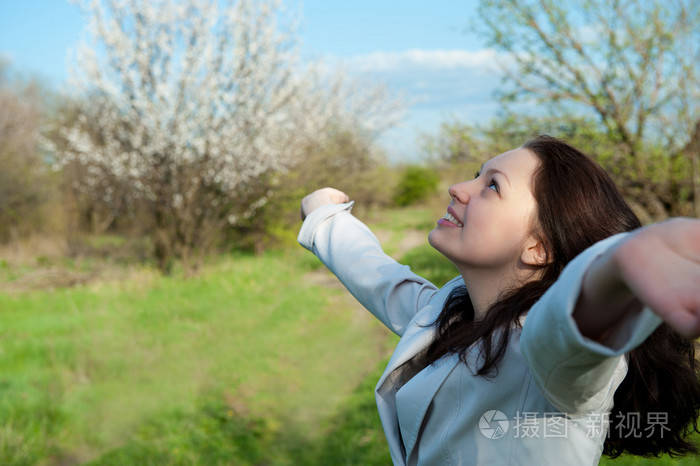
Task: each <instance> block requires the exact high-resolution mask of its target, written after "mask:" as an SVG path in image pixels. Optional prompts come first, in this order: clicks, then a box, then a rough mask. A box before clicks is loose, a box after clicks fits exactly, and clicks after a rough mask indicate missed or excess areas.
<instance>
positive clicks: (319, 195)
mask: <svg viewBox="0 0 700 466" xmlns="http://www.w3.org/2000/svg"><path fill="white" fill-rule="evenodd" d="M345 202H350V198H349V197H348V195H347V194H345V193H344V192H342V191H338V190H337V189H334V188H323V189H318V190H316V191H314V192H312V193H311V194H309V195H308V196H306V197H304V199H302V200H301V219H302V220H304V219H305V218H306V217H307V216H308V215H309V214H310V213H311V212H312V211H314V210H315V209H317V208H318V207H321V206H322V205H326V204H343V203H345Z"/></svg>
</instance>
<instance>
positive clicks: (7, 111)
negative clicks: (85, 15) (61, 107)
mask: <svg viewBox="0 0 700 466" xmlns="http://www.w3.org/2000/svg"><path fill="white" fill-rule="evenodd" d="M40 98H41V89H40V86H39V85H38V84H37V83H36V82H35V81H28V82H24V81H23V80H22V79H19V78H15V77H12V76H10V67H9V65H8V64H5V63H3V62H0V240H5V241H6V240H8V239H10V238H12V237H16V236H19V235H20V234H27V233H29V232H30V231H31V230H33V229H34V228H36V227H37V225H38V224H39V223H40V215H39V212H40V210H41V208H42V206H43V205H44V203H45V201H46V199H47V197H48V194H49V191H48V187H49V186H48V184H47V183H48V182H49V174H48V173H47V167H46V165H45V164H44V163H43V161H42V159H41V157H40V154H39V150H38V140H39V128H40V125H41V117H42V107H41V105H40V101H41V100H40Z"/></svg>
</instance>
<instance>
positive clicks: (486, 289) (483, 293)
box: [460, 264, 537, 320]
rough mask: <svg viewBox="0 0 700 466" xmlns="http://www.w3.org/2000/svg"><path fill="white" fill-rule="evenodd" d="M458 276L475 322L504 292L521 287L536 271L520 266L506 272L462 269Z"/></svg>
mask: <svg viewBox="0 0 700 466" xmlns="http://www.w3.org/2000/svg"><path fill="white" fill-rule="evenodd" d="M460 274H461V275H462V279H463V280H464V283H465V285H466V287H467V291H468V292H469V299H470V300H471V302H472V306H473V307H474V319H475V320H478V319H481V318H482V317H483V316H484V315H485V314H486V312H487V311H488V309H489V308H490V307H491V306H492V305H493V304H494V303H496V302H497V301H498V299H499V298H500V297H501V294H502V293H503V292H504V291H507V290H511V289H513V288H517V287H519V286H522V285H524V284H525V283H527V282H528V281H530V280H532V279H534V278H536V275H537V273H536V270H534V269H532V268H530V267H521V266H520V264H518V266H516V267H515V269H514V270H508V271H503V270H494V269H483V268H478V269H472V268H468V267H463V268H460Z"/></svg>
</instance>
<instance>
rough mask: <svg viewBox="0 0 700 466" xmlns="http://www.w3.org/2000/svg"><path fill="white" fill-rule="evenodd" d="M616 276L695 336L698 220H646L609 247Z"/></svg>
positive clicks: (699, 281)
mask: <svg viewBox="0 0 700 466" xmlns="http://www.w3.org/2000/svg"><path fill="white" fill-rule="evenodd" d="M614 260H615V262H616V265H617V268H618V270H619V273H620V278H621V279H622V281H623V282H624V283H625V284H626V285H627V287H628V288H629V290H630V291H631V292H632V293H633V294H634V295H635V296H636V297H637V299H639V300H640V301H641V302H642V303H644V304H646V305H647V306H648V307H649V308H651V309H652V310H653V311H654V312H655V313H656V314H657V315H658V316H659V317H661V318H662V319H663V320H664V321H665V322H666V323H667V324H669V325H670V326H671V327H673V328H674V329H675V330H677V331H678V332H679V333H681V334H683V335H685V336H688V337H692V338H696V337H698V336H700V220H692V219H682V218H679V219H673V220H669V221H666V222H662V223H657V224H654V225H650V226H648V227H645V228H642V229H640V230H639V231H638V232H637V233H635V234H634V235H633V236H631V237H630V238H629V239H627V240H626V241H625V242H624V243H622V244H621V245H620V246H619V247H618V248H617V249H616V250H615V252H614Z"/></svg>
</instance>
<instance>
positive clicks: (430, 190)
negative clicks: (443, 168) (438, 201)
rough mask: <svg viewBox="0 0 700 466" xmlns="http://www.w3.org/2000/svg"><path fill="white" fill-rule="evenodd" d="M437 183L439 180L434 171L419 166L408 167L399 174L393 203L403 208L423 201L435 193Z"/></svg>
mask: <svg viewBox="0 0 700 466" xmlns="http://www.w3.org/2000/svg"><path fill="white" fill-rule="evenodd" d="M439 182H440V178H439V176H438V174H437V173H436V172H435V171H434V170H432V169H430V168H427V167H422V166H420V165H409V166H408V167H406V168H405V169H404V170H403V173H402V174H401V179H400V180H399V184H398V186H397V188H396V195H395V196H394V202H395V203H396V205H398V206H401V207H405V206H407V205H411V204H415V203H416V202H420V201H423V200H425V199H426V198H428V197H429V196H430V195H431V194H434V193H435V192H436V191H437V187H438V183H439Z"/></svg>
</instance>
